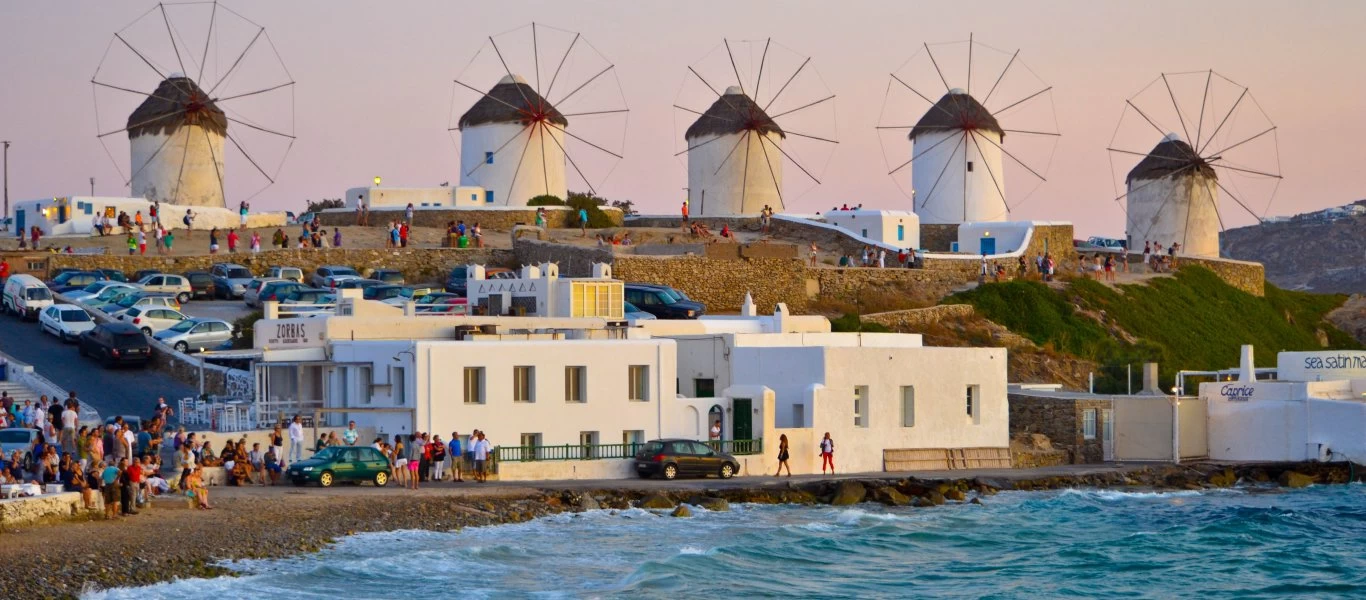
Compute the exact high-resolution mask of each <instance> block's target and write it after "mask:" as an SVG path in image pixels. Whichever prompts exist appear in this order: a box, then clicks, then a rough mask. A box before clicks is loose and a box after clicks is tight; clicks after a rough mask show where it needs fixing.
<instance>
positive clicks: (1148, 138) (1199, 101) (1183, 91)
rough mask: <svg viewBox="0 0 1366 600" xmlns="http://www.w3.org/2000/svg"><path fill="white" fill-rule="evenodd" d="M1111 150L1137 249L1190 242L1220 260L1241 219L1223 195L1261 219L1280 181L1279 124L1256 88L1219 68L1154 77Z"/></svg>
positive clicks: (1187, 246) (1194, 250)
mask: <svg viewBox="0 0 1366 600" xmlns="http://www.w3.org/2000/svg"><path fill="white" fill-rule="evenodd" d="M1154 140H1157V141H1155V142H1154ZM1149 148H1150V149H1149ZM1106 149H1107V150H1108V151H1109V153H1110V167H1111V172H1112V175H1114V176H1115V194H1116V195H1115V201H1116V202H1119V201H1120V200H1124V202H1125V203H1124V205H1123V207H1124V213H1125V222H1124V230H1125V235H1126V237H1127V238H1128V244H1129V248H1130V249H1131V250H1133V251H1137V250H1138V248H1139V247H1140V246H1143V245H1145V244H1148V243H1157V244H1161V245H1163V246H1168V247H1170V246H1171V245H1172V244H1180V249H1181V252H1182V253H1183V254H1187V255H1191V256H1214V257H1217V256H1219V233H1220V232H1221V231H1222V230H1223V229H1225V228H1226V227H1227V225H1228V223H1229V221H1231V220H1232V218H1231V217H1228V216H1227V215H1225V214H1223V213H1221V212H1220V210H1219V202H1220V199H1221V196H1225V197H1228V198H1229V199H1230V200H1233V202H1234V203H1235V204H1237V205H1238V206H1239V207H1240V208H1242V209H1243V212H1246V213H1247V214H1248V215H1250V216H1251V217H1252V219H1253V221H1254V222H1260V221H1261V219H1262V218H1263V217H1264V216H1265V214H1266V211H1267V210H1269V209H1270V207H1271V202H1272V201H1273V200H1274V199H1275V196H1276V191H1277V189H1278V188H1279V187H1280V181H1281V174H1280V154H1279V151H1278V150H1277V139H1276V124H1275V123H1272V122H1271V119H1270V117H1268V116H1267V114H1266V112H1265V111H1263V110H1262V107H1261V105H1259V104H1258V103H1257V100H1256V99H1255V98H1253V97H1252V93H1251V91H1249V90H1248V88H1247V87H1246V86H1243V85H1241V84H1239V83H1237V82H1235V81H1233V80H1231V79H1229V78H1227V77H1224V76H1223V75H1221V74H1219V73H1218V72H1216V71H1213V70H1205V71H1190V72H1183V73H1163V74H1161V75H1159V76H1158V77H1157V78H1156V79H1153V80H1152V81H1151V82H1149V83H1148V85H1146V86H1144V88H1143V89H1141V90H1139V92H1138V93H1136V94H1134V95H1133V96H1131V97H1130V98H1128V99H1126V100H1125V101H1124V111H1123V112H1122V113H1121V114H1120V120H1119V124H1118V125H1116V127H1115V133H1114V136H1113V137H1112V138H1111V140H1110V145H1109V146H1108V147H1107V148H1106ZM1116 159H1119V164H1116ZM1134 161H1137V162H1136V164H1134V166H1133V167H1132V168H1131V169H1128V170H1127V172H1126V171H1124V170H1123V169H1124V167H1125V166H1126V165H1127V164H1130V163H1134ZM1116 169H1119V170H1118V171H1117V170H1116ZM1121 173H1122V179H1123V182H1124V191H1123V192H1122V193H1121V192H1120V190H1119V181H1120V179H1121V176H1120V174H1121ZM1254 207H1258V208H1261V210H1262V212H1261V214H1258V213H1257V212H1256V211H1255V210H1253V208H1254ZM1240 214H1241V213H1240Z"/></svg>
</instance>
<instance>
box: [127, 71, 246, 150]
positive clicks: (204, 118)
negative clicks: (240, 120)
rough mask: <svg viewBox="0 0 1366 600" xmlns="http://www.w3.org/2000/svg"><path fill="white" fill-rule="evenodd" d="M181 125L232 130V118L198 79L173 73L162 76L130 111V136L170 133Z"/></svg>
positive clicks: (215, 129) (222, 131)
mask: <svg viewBox="0 0 1366 600" xmlns="http://www.w3.org/2000/svg"><path fill="white" fill-rule="evenodd" d="M167 115H173V116H167ZM158 117H165V118H158ZM181 125H198V126H200V127H203V128H205V129H207V130H209V131H212V132H214V133H217V134H218V135H227V132H228V118H227V116H226V115H224V114H223V109H221V108H218V105H216V104H214V102H213V100H211V99H210V98H209V95H208V94H205V93H204V90H202V89H200V88H199V85H198V84H196V83H195V82H194V80H192V79H190V78H189V77H184V76H180V75H175V74H172V75H171V76H170V77H168V78H166V79H164V80H162V82H161V84H160V85H158V86H157V89H156V91H155V92H152V95H151V96H148V97H147V99H146V100H143V102H142V104H140V105H138V107H137V109H136V110H134V111H133V114H131V115H128V125H127V127H128V137H129V138H135V137H138V136H142V135H156V134H160V133H165V134H168V135H169V134H170V133H171V132H174V131H175V130H176V128H178V127H180V126H181Z"/></svg>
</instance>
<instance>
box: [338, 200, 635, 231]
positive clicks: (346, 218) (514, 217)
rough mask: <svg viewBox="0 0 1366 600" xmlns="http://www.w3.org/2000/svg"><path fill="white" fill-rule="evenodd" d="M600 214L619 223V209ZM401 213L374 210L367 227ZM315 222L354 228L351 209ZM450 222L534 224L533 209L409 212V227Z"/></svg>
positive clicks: (558, 212)
mask: <svg viewBox="0 0 1366 600" xmlns="http://www.w3.org/2000/svg"><path fill="white" fill-rule="evenodd" d="M543 208H545V218H546V224H547V225H548V226H549V227H555V228H564V227H577V226H578V222H577V220H578V217H577V215H576V212H577V211H575V210H574V209H572V208H567V207H563V206H546V207H543ZM601 208H602V212H603V213H604V214H606V215H607V218H609V219H611V220H612V223H613V224H614V225H616V226H620V225H621V222H622V214H621V210H620V209H616V208H612V207H610V206H604V207H601ZM404 213H405V209H402V208H398V209H387V208H385V209H379V208H377V209H375V210H372V211H370V215H369V223H370V227H387V226H388V224H389V222H390V221H402V220H403V218H404ZM318 219H319V222H321V223H322V224H323V225H328V226H334V227H335V226H338V225H342V226H348V225H355V224H356V211H355V209H346V210H336V209H333V210H327V211H323V212H321V213H319V214H318ZM451 221H464V222H465V224H466V225H473V224H475V223H478V224H479V226H480V227H483V228H484V229H490V230H498V231H507V230H510V229H512V228H513V226H515V225H534V224H535V223H536V208H535V207H528V208H525V209H521V208H507V209H503V208H489V209H478V208H444V209H443V208H415V209H413V226H415V227H445V226H446V224H447V223H449V222H451Z"/></svg>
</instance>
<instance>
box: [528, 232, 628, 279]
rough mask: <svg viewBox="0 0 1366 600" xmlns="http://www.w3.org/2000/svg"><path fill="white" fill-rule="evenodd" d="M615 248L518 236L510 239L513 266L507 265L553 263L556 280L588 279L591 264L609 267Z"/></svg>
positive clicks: (591, 273)
mask: <svg viewBox="0 0 1366 600" xmlns="http://www.w3.org/2000/svg"><path fill="white" fill-rule="evenodd" d="M615 248H620V246H606V247H602V248H598V247H594V246H570V245H568V244H556V243H553V242H543V241H541V240H535V239H531V238H526V237H521V238H516V239H514V240H512V254H513V259H512V262H513V264H512V265H510V266H512V267H514V268H515V267H519V266H521V265H535V264H540V263H544V262H553V263H557V264H559V266H560V277H591V276H592V275H593V263H608V264H612V262H613V261H614V260H615V253H614V249H615ZM617 277H618V278H620V277H621V276H620V275H618V276H617Z"/></svg>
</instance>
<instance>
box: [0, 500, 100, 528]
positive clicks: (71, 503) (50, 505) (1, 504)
mask: <svg viewBox="0 0 1366 600" xmlns="http://www.w3.org/2000/svg"><path fill="white" fill-rule="evenodd" d="M82 511H83V509H82V508H81V494H80V492H62V493H60V494H43V495H41V496H33V497H29V498H13V499H0V528H4V529H12V528H15V527H19V526H22V525H28V524H31V523H34V522H37V521H42V520H44V519H48V518H56V517H70V516H72V515H76V514H79V513H81V512H82Z"/></svg>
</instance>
